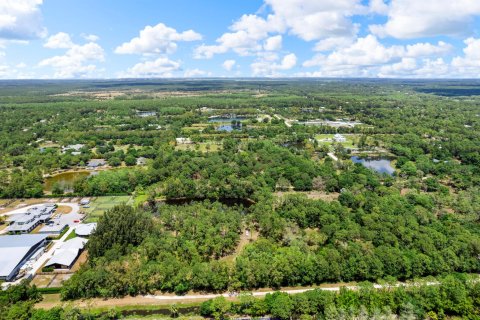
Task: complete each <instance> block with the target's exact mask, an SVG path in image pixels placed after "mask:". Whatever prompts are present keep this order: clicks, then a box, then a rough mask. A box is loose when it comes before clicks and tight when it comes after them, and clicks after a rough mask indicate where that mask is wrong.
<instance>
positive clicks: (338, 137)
mask: <svg viewBox="0 0 480 320" xmlns="http://www.w3.org/2000/svg"><path fill="white" fill-rule="evenodd" d="M333 141H335V142H347V138H345V137H344V136H343V135H341V134H339V133H337V134H336V135H334V136H333Z"/></svg>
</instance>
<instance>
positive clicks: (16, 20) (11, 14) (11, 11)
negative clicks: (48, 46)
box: [0, 0, 46, 40]
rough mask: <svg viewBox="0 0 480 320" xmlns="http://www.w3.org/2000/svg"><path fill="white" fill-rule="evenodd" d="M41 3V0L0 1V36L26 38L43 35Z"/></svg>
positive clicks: (4, 37) (44, 29) (44, 30)
mask: <svg viewBox="0 0 480 320" xmlns="http://www.w3.org/2000/svg"><path fill="white" fill-rule="evenodd" d="M42 3H43V0H2V1H0V38H3V39H23V40H27V39H36V38H41V37H44V36H45V35H46V28H45V27H44V26H43V24H42V15H41V12H40V6H41V5H42Z"/></svg>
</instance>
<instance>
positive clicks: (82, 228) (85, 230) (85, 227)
mask: <svg viewBox="0 0 480 320" xmlns="http://www.w3.org/2000/svg"><path fill="white" fill-rule="evenodd" d="M96 228H97V224H96V223H95V222H92V223H86V224H81V225H79V226H78V227H77V228H76V229H75V233H76V234H77V236H83V237H85V236H89V235H91V234H92V232H93V231H94V230H95V229H96Z"/></svg>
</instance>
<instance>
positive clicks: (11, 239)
mask: <svg viewBox="0 0 480 320" xmlns="http://www.w3.org/2000/svg"><path fill="white" fill-rule="evenodd" d="M46 243H47V236H46V235H42V234H22V235H7V236H0V280H4V281H13V280H15V278H16V276H17V274H18V272H19V271H20V269H21V268H22V266H23V265H25V264H26V263H27V262H28V261H29V260H30V259H34V260H36V259H38V257H39V256H40V255H41V252H42V251H41V250H43V248H44V247H45V245H46Z"/></svg>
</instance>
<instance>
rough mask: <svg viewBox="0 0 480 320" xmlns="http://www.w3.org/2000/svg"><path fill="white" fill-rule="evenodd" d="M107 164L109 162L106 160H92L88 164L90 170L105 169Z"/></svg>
mask: <svg viewBox="0 0 480 320" xmlns="http://www.w3.org/2000/svg"><path fill="white" fill-rule="evenodd" d="M106 164H107V161H105V159H91V160H90V161H88V163H87V167H88V168H90V169H94V168H98V167H103V166H104V165H106Z"/></svg>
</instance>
